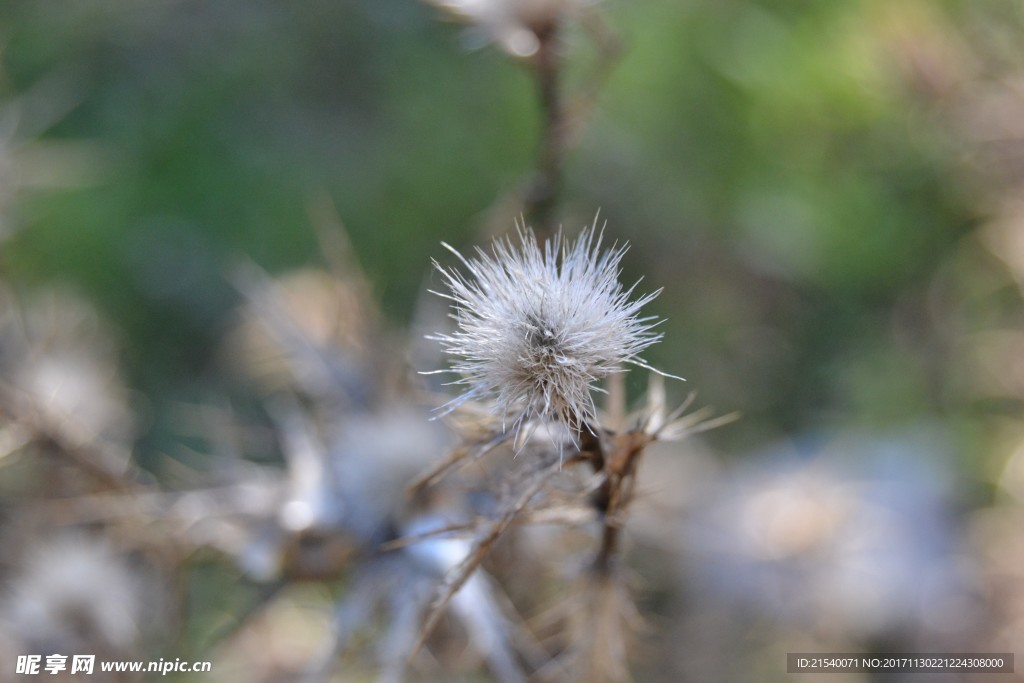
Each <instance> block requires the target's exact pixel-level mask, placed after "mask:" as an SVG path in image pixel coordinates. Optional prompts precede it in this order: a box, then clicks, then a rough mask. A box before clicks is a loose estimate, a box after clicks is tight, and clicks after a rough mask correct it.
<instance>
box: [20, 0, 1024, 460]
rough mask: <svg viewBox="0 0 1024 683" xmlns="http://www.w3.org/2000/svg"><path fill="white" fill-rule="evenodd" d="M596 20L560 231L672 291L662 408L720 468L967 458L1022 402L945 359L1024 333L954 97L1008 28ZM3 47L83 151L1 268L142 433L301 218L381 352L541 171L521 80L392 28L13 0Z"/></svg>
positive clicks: (354, 17)
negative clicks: (433, 282) (794, 449)
mask: <svg viewBox="0 0 1024 683" xmlns="http://www.w3.org/2000/svg"><path fill="white" fill-rule="evenodd" d="M600 10H601V12H602V13H603V15H604V21H605V22H606V24H607V26H609V27H611V29H612V30H614V31H616V32H617V33H618V34H619V35H620V37H621V39H622V41H623V45H624V48H625V49H624V51H623V52H622V55H621V58H620V59H619V61H618V63H617V64H616V65H615V68H614V70H613V71H612V72H611V76H610V78H609V79H608V80H607V82H606V83H604V85H603V88H602V89H601V91H600V95H599V98H598V100H597V106H596V109H595V110H594V112H593V114H592V117H591V118H590V120H589V121H588V125H587V128H586V129H585V132H584V133H583V135H582V137H581V139H580V140H579V143H578V145H577V146H576V147H575V148H574V149H573V150H572V151H571V152H570V154H569V159H568V168H567V185H568V187H567V190H566V196H565V198H564V199H565V201H564V204H563V208H562V211H561V215H560V217H561V219H562V221H563V222H564V223H565V225H566V227H567V228H568V229H569V231H570V232H574V231H575V230H577V229H579V228H580V227H582V225H584V224H585V223H587V222H589V221H590V220H591V219H592V216H593V214H594V213H595V211H596V210H597V209H598V208H600V209H601V215H602V216H603V217H604V218H606V219H607V221H608V226H609V227H608V230H609V234H610V236H612V237H614V238H615V239H627V240H629V241H630V242H631V243H632V244H633V248H632V250H631V252H630V253H629V255H628V257H627V259H626V264H625V268H626V273H625V276H624V278H625V279H627V280H630V279H635V278H637V277H639V276H640V275H643V276H644V278H645V280H644V286H647V287H650V288H655V287H664V288H665V291H664V293H663V294H662V296H661V297H660V298H659V299H658V300H657V302H656V303H655V304H654V305H652V307H651V310H652V312H653V313H656V314H658V315H662V316H664V317H667V318H668V323H667V324H666V326H665V328H664V329H665V342H664V343H663V344H661V345H659V346H658V347H657V348H656V349H654V350H652V351H651V354H650V355H651V358H650V360H652V362H654V363H655V364H657V365H658V366H659V367H662V368H665V369H666V370H667V371H670V372H672V373H678V374H681V375H683V376H685V377H687V379H688V380H689V382H688V384H687V385H685V387H683V388H678V387H675V388H673V391H674V392H675V393H676V394H677V395H679V396H681V395H682V394H683V393H684V392H685V391H688V390H690V389H696V390H697V391H699V394H700V399H699V400H700V401H701V402H702V403H710V404H714V405H715V406H717V407H718V408H719V409H720V410H722V411H732V410H739V411H741V412H742V413H743V415H744V419H743V420H742V421H740V422H739V423H737V424H735V425H733V426H731V427H729V428H728V429H726V430H719V431H718V432H716V433H714V434H712V435H711V436H710V438H711V439H712V440H713V441H714V442H716V443H718V444H720V445H721V446H722V447H723V450H724V451H725V452H727V453H728V452H738V451H740V450H742V449H744V448H747V447H751V446H755V445H758V444H762V443H765V442H766V441H768V440H770V439H773V438H775V437H778V436H780V435H782V434H787V433H796V432H800V431H803V430H808V429H820V428H827V427H829V426H834V425H849V424H854V425H866V426H868V427H873V426H884V425H889V424H900V423H904V422H908V421H914V420H917V419H920V418H922V417H924V418H937V419H940V420H943V421H947V422H948V423H949V424H950V425H954V426H957V427H958V430H957V434H960V435H961V436H962V438H964V439H965V440H966V442H967V443H968V444H970V445H971V446H972V447H971V448H970V449H968V452H975V451H976V449H975V448H974V446H975V445H977V444H978V443H979V442H978V441H977V440H976V438H977V437H978V436H979V432H981V431H983V429H984V421H983V420H979V419H976V418H978V417H979V414H981V417H985V416H987V415H989V414H990V413H991V412H992V411H995V412H996V413H1004V412H1007V411H1015V410H1016V409H1017V399H1016V398H1015V397H1012V396H1011V397H1007V396H1005V395H1002V396H981V397H979V396H978V395H976V393H977V392H972V391H970V390H968V387H967V385H968V384H970V381H969V380H970V377H969V376H970V375H971V373H972V370H971V368H970V366H969V364H967V362H966V356H965V354H964V353H963V351H964V349H963V344H962V341H963V339H964V335H966V334H968V333H970V332H972V331H974V330H976V329H979V328H982V329H983V328H985V327H986V326H987V327H993V326H998V325H999V324H1001V323H1000V321H1002V320H1003V319H1005V318H1007V317H1008V318H1011V319H1012V318H1013V317H1014V316H1019V314H1020V309H1019V306H1018V303H1019V301H1018V299H1019V296H1018V294H1017V289H1016V287H1015V286H1014V284H1013V281H1012V278H1011V277H1009V275H1008V274H1007V273H1006V271H1005V269H1002V266H1001V265H999V264H998V261H997V260H996V259H994V258H993V257H992V256H991V255H990V254H989V253H987V252H986V251H985V249H984V248H983V247H982V246H980V243H979V241H978V240H977V239H976V238H975V237H976V232H977V228H978V226H979V225H981V224H982V223H983V217H984V215H985V212H986V211H987V210H988V206H987V205H986V202H987V201H988V197H989V196H990V194H991V193H989V192H988V191H987V189H986V190H985V191H982V190H981V189H979V188H981V187H982V186H983V185H984V183H985V182H987V181H986V180H984V178H985V176H984V173H983V172H982V171H980V170H979V169H978V168H977V165H972V162H971V160H970V158H971V154H972V150H973V149H974V148H973V147H971V141H970V139H969V138H970V136H969V134H968V133H966V132H964V127H963V126H961V125H960V123H961V121H960V118H958V117H960V116H961V114H962V112H961V111H960V109H961V108H962V107H963V105H964V101H965V100H967V99H969V98H967V97H966V95H965V93H968V92H969V88H970V84H971V83H972V79H977V78H979V77H981V76H984V75H985V72H986V71H985V70H986V69H987V68H989V66H990V65H992V64H995V65H996V66H998V67H1000V68H1009V67H1008V66H1007V65H1009V66H1011V67H1012V65H1013V64H1014V61H1013V60H1015V59H1019V57H1020V56H1019V55H1014V54H1013V52H1014V50H1015V45H1014V42H1013V35H1015V34H1013V33H1012V28H1013V27H1015V26H1019V21H1020V14H1021V10H1020V6H1019V4H1017V3H1009V2H997V1H994V0H993V1H991V2H989V1H984V2H978V1H974V2H923V1H917V2H915V1H908V2H900V3H893V2H887V1H884V0H875V1H871V0H863V1H858V2H842V3H817V2H797V1H793V2H779V1H777V0H776V1H769V0H764V1H755V0H727V1H716V2H702V1H688V2H678V1H676V0H645V1H642V2H606V3H602V5H601V6H600ZM1014 22H1018V23H1014ZM0 38H2V43H0V44H2V64H3V80H2V91H3V94H4V95H5V96H6V97H7V98H9V99H14V98H19V97H25V96H26V95H28V94H31V93H33V92H35V91H42V92H43V93H44V94H49V95H50V96H51V100H53V101H56V102H57V103H58V105H59V106H58V105H54V107H56V108H58V109H60V108H63V109H62V111H61V113H60V115H59V116H55V117H54V121H53V122H52V125H50V124H49V123H46V128H45V130H43V131H41V133H40V135H39V138H40V140H41V141H42V142H46V143H53V144H57V143H66V144H69V145H71V144H75V145H83V144H86V145H87V154H86V156H85V157H84V160H83V159H82V158H79V159H78V165H77V166H75V169H74V171H75V173H74V178H73V179H72V180H73V182H72V185H73V186H72V187H65V188H62V189H59V190H53V189H50V190H47V191H40V192H35V193H31V194H28V195H22V196H21V197H20V200H19V201H18V202H17V204H16V205H15V206H14V207H13V208H11V215H12V219H11V220H12V221H13V222H14V224H15V226H16V227H17V228H18V231H17V232H16V234H15V235H14V237H13V238H11V239H9V240H8V241H7V243H6V244H5V245H4V258H3V267H4V269H5V271H6V274H7V276H8V277H9V278H10V279H12V280H14V281H15V282H19V283H25V284H31V283H42V282H48V281H53V280H58V281H70V282H71V283H73V284H75V285H76V286H80V287H82V288H83V289H84V290H85V291H86V292H87V293H88V295H90V296H91V297H92V298H94V300H95V301H96V302H97V303H98V304H99V305H100V306H101V308H102V309H103V310H104V311H105V312H106V313H107V314H108V315H109V317H110V318H111V319H113V320H114V321H115V323H116V325H117V327H118V328H119V330H120V332H121V333H122V335H123V342H124V349H125V363H126V367H127V370H128V373H129V377H130V378H131V380H130V383H131V385H132V386H134V387H136V388H138V389H139V390H140V391H141V392H142V394H143V395H145V396H147V397H148V399H149V401H151V402H152V403H154V404H155V405H156V406H157V407H158V408H159V404H160V403H161V401H162V400H163V398H164V397H166V396H174V395H176V394H180V393H182V392H185V393H187V392H189V391H192V390H193V388H194V387H195V386H197V382H198V383H203V382H208V383H213V384H216V383H217V381H218V380H217V370H216V367H215V364H214V363H213V360H214V356H215V354H214V350H215V349H216V348H217V342H218V340H219V339H220V337H221V335H222V333H223V331H224V328H225V325H226V321H227V320H228V316H227V314H228V312H229V311H230V310H231V309H232V307H233V306H234V305H235V304H236V303H237V295H236V294H235V292H234V290H233V288H232V287H231V286H230V285H229V284H228V282H227V279H226V277H225V273H226V272H227V271H228V270H229V269H230V267H231V265H232V264H233V263H235V262H236V261H237V259H238V258H239V257H240V256H243V255H244V256H246V257H248V258H251V259H252V260H254V261H255V262H256V263H258V264H260V265H261V266H263V267H265V268H267V269H268V270H270V271H272V272H278V271H281V270H283V269H287V268H290V267H295V266H300V265H303V264H308V263H319V262H322V255H321V254H320V248H319V246H318V244H317V241H316V237H315V234H314V231H313V230H312V229H311V227H310V225H311V223H310V217H309V213H308V210H307V209H308V206H309V204H310V202H311V201H313V200H314V199H315V198H318V197H323V196H327V197H329V198H330V199H331V200H332V201H333V202H334V204H335V205H336V207H337V211H338V214H339V215H340V217H341V219H342V220H343V221H344V223H345V226H346V228H347V230H348V232H349V234H350V237H351V240H352V242H353V243H354V245H355V248H356V251H357V253H358V256H359V259H360V260H361V262H362V264H363V265H364V267H365V269H366V271H367V272H368V274H369V277H370V279H371V281H372V283H373V286H374V288H375V292H376V294H377V295H378V297H379V299H380V300H381V302H382V304H383V307H384V310H385V311H386V313H387V315H388V316H389V317H390V319H391V320H392V321H393V322H394V324H395V325H396V326H401V325H403V324H405V323H406V322H407V321H408V320H409V319H410V318H411V316H412V315H413V308H414V302H415V300H416V295H417V293H418V292H419V291H420V289H421V287H422V285H423V283H424V281H425V278H426V277H428V274H429V261H428V260H429V257H430V256H433V255H439V254H440V253H441V249H440V246H439V242H440V240H442V239H443V240H446V241H448V242H451V243H452V244H454V245H456V246H459V247H465V246H468V245H469V244H472V243H479V242H481V241H483V240H484V239H485V238H486V234H485V233H487V232H488V230H490V231H492V232H493V228H487V227H482V226H485V225H488V221H487V219H486V217H487V216H488V215H490V214H489V212H490V211H491V207H493V206H495V205H497V204H499V203H500V199H501V197H503V196H504V195H505V194H506V193H508V192H509V191H510V190H514V189H515V188H516V187H518V186H520V185H521V184H522V183H523V182H524V181H525V179H526V178H527V177H528V174H529V172H530V169H531V167H532V164H533V158H534V154H535V149H536V146H537V135H538V130H539V124H538V111H537V106H536V102H535V97H534V95H535V93H534V84H533V82H532V80H531V77H530V74H529V72H528V70H527V69H525V68H524V67H523V66H522V65H520V64H516V63H514V62H513V61H512V60H511V59H509V58H507V57H506V56H505V55H503V54H501V53H500V52H499V51H498V50H497V49H493V48H491V49H481V50H477V51H467V50H464V49H463V48H462V46H461V44H460V30H459V29H458V28H457V27H455V26H453V25H451V24H447V23H445V22H443V21H439V13H438V12H437V11H436V10H435V9H434V8H432V7H429V6H426V5H424V4H420V3H417V2H413V1H412V0H332V1H327V0H308V1H305V2H300V3H281V2H274V1H270V0H244V1H243V0H219V1H218V2H200V1H196V0H175V1H170V0H163V1H157V2H148V3H135V2H124V1H118V0H81V1H78V2H61V3H52V2H35V1H30V0H20V1H19V0H7V2H4V3H3V4H2V5H0ZM975 45H982V46H983V51H979V50H975V48H974V46H975ZM566 55H567V60H568V63H569V64H570V65H571V67H570V74H571V76H570V78H569V79H568V81H569V83H568V86H567V87H568V90H569V92H570V94H571V93H572V92H573V90H574V89H576V90H580V91H582V90H585V89H586V88H587V87H588V85H589V84H588V83H587V78H588V76H587V73H588V65H589V64H592V63H594V62H595V61H597V60H599V59H600V49H599V48H598V47H597V46H596V45H595V43H594V41H593V40H592V39H591V38H590V37H589V36H588V35H587V33H586V32H585V31H584V30H581V29H577V30H575V31H574V32H572V33H571V34H569V35H568V36H567V46H566ZM979 74H980V76H979ZM31 115H32V112H31V111H30V110H27V108H26V110H23V111H22V116H23V117H25V118H26V119H27V118H30V116H31ZM43 118H45V117H43ZM22 123H25V121H22ZM29 123H31V121H29ZM15 142H17V140H15ZM53 159H54V160H51V163H54V164H57V165H60V164H61V163H62V162H61V160H60V157H59V156H55V157H53ZM965 160H966V163H965ZM508 222H509V225H508V227H509V228H511V221H508ZM156 412H159V410H157V411H156Z"/></svg>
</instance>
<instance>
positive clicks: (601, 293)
mask: <svg viewBox="0 0 1024 683" xmlns="http://www.w3.org/2000/svg"><path fill="white" fill-rule="evenodd" d="M517 233H518V243H516V242H514V241H513V239H512V238H508V237H506V238H505V239H499V240H495V241H494V243H493V244H492V246H491V250H490V252H489V253H488V252H486V251H484V250H483V249H481V248H479V247H477V248H476V256H475V257H472V258H466V257H464V256H462V255H461V254H460V253H459V252H457V251H456V250H455V249H453V248H452V247H450V246H448V245H447V244H445V245H444V246H445V247H446V248H447V249H449V250H450V251H452V252H453V253H454V254H455V255H456V256H457V257H458V258H459V260H460V261H461V262H462V265H463V266H464V267H465V269H466V271H468V273H466V274H464V273H462V272H460V271H459V270H457V269H454V268H452V269H448V268H445V267H443V266H441V265H439V264H438V263H437V262H436V261H435V262H434V265H435V267H436V268H437V270H438V271H440V273H441V276H442V277H443V279H444V282H445V284H446V285H447V287H448V293H440V292H435V293H436V294H439V295H440V296H443V297H445V298H447V299H449V300H450V301H451V302H452V312H451V316H452V317H453V318H454V319H455V321H456V323H457V328H456V330H455V331H454V332H452V333H451V334H441V335H436V336H434V337H431V338H432V339H436V340H438V341H440V342H441V344H442V345H443V347H444V350H445V352H447V353H448V354H450V355H451V356H452V357H453V359H454V360H453V362H452V364H451V368H450V370H447V372H455V373H458V374H459V375H460V376H461V377H460V378H459V379H457V380H456V381H454V382H452V384H456V385H464V386H466V387H468V388H467V389H466V391H465V392H464V393H463V394H462V395H460V396H458V397H457V398H455V399H454V400H452V401H451V402H449V403H448V404H447V405H446V406H445V408H446V409H447V410H448V411H451V410H454V409H455V408H456V407H458V406H459V405H461V404H463V403H465V402H466V401H470V400H491V401H493V410H494V411H495V412H496V413H498V414H500V415H501V418H502V425H503V429H504V428H506V427H507V426H508V425H509V424H511V425H512V426H513V427H514V428H515V429H516V430H517V431H519V429H520V428H521V427H522V426H523V425H524V424H526V423H528V422H531V421H534V420H536V419H543V420H557V421H560V422H563V423H565V424H566V425H568V426H569V428H570V429H571V430H573V432H574V433H578V432H579V431H580V430H581V429H588V430H592V429H593V426H592V425H593V423H594V422H595V418H596V409H595V406H594V401H593V398H592V396H591V390H592V389H595V386H594V384H595V382H596V381H597V380H599V379H601V378H603V377H605V376H607V375H609V374H611V373H614V372H619V371H621V370H623V365H624V364H627V363H629V364H633V365H638V366H641V367H644V368H648V369H653V368H650V366H649V365H647V363H646V362H644V361H643V360H642V359H640V358H639V357H638V355H637V354H639V353H640V352H642V351H643V350H644V349H646V348H647V347H648V346H650V345H651V344H653V343H655V342H657V341H658V340H659V339H660V338H661V334H658V333H655V332H653V331H652V329H653V328H654V327H655V326H656V325H657V324H658V323H659V322H660V321H658V320H657V319H656V318H654V317H640V315H639V313H640V309H641V308H642V307H643V306H644V305H646V304H647V303H648V302H650V301H651V300H652V299H654V297H656V296H657V295H658V293H659V292H660V290H658V291H656V292H653V293H651V294H647V295H645V296H641V297H639V298H636V299H631V296H632V294H633V290H634V289H635V287H636V285H634V286H633V287H630V288H629V289H624V288H623V287H622V285H621V284H620V283H619V274H620V268H619V263H620V261H621V260H622V256H623V254H625V252H626V249H627V247H626V246H625V245H623V246H618V245H612V246H611V247H610V248H608V249H604V250H602V248H601V241H602V236H603V229H602V230H597V228H596V222H595V225H594V226H591V227H589V228H585V229H584V230H583V232H581V233H580V235H579V236H578V237H577V238H576V240H575V241H574V242H572V243H570V242H569V241H568V239H566V238H564V237H563V236H562V234H561V232H559V234H558V235H557V236H556V237H555V238H554V239H553V240H551V241H549V242H547V243H546V244H544V245H543V246H541V245H540V244H538V241H537V237H536V236H535V235H534V233H533V231H532V230H530V229H529V228H524V227H523V226H519V225H517ZM439 372H446V371H444V370H442V371H439ZM598 390H599V389H598Z"/></svg>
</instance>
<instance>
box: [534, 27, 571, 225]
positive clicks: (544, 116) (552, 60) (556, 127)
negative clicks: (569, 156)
mask: <svg viewBox="0 0 1024 683" xmlns="http://www.w3.org/2000/svg"><path fill="white" fill-rule="evenodd" d="M537 38H538V39H539V41H540V47H539V48H538V50H537V55H536V60H535V62H534V73H535V75H536V78H537V86H538V94H539V97H540V106H541V126H542V128H541V136H540V148H539V151H538V155H537V169H536V174H535V176H534V178H533V181H532V182H531V184H530V187H529V190H528V192H527V196H526V200H525V207H524V208H525V214H526V217H527V219H528V221H529V222H530V224H531V225H533V227H534V230H536V231H537V233H538V235H539V236H541V237H542V238H543V237H550V236H551V235H553V234H554V232H555V228H556V227H557V226H556V216H555V209H556V207H557V205H558V200H559V196H560V194H561V191H562V171H563V162H564V157H565V146H566V144H565V126H566V121H565V107H564V104H563V102H562V93H561V66H562V63H561V55H560V53H559V44H558V43H559V41H558V38H559V35H558V25H557V23H554V22H553V23H552V24H551V25H550V26H548V27H545V28H544V30H542V31H538V33H537Z"/></svg>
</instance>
